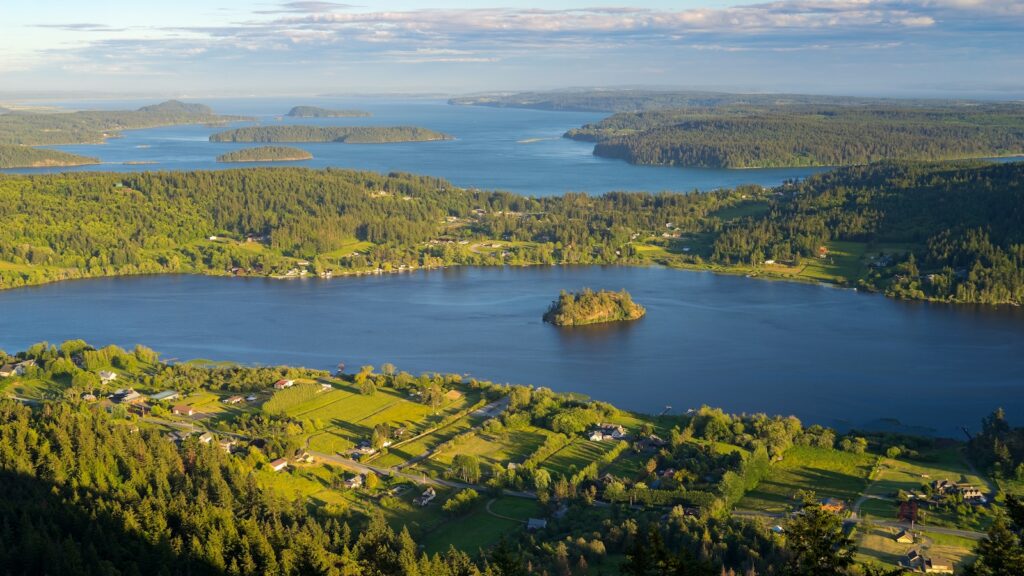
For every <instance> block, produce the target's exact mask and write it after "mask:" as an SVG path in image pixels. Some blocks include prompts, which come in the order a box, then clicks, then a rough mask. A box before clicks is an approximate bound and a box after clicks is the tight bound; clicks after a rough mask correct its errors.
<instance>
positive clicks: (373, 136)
mask: <svg viewBox="0 0 1024 576" xmlns="http://www.w3.org/2000/svg"><path fill="white" fill-rule="evenodd" d="M451 139H452V137H451V136H449V135H447V134H442V133H440V132H435V131H433V130H428V129H426V128H419V127H416V126H249V127H246V128H237V129H234V130H228V131H226V132H218V133H216V134H213V135H211V136H210V142H339V143H344V144H384V143H393V142H432V141H437V140H451Z"/></svg>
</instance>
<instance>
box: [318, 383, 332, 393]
mask: <svg viewBox="0 0 1024 576" xmlns="http://www.w3.org/2000/svg"><path fill="white" fill-rule="evenodd" d="M331 388H334V386H331V385H330V384H328V383H327V382H321V383H320V391H321V392H327V391H329V390H330V389H331Z"/></svg>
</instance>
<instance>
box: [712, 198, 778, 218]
mask: <svg viewBox="0 0 1024 576" xmlns="http://www.w3.org/2000/svg"><path fill="white" fill-rule="evenodd" d="M768 208H769V206H768V201H767V200H746V201H743V202H740V203H739V204H735V205H733V206H729V207H728V208H722V209H721V210H719V211H717V212H712V213H711V214H710V216H713V217H715V218H720V219H722V220H723V221H725V222H728V221H730V220H736V219H739V218H746V217H748V216H760V215H761V214H764V213H765V212H767V211H768Z"/></svg>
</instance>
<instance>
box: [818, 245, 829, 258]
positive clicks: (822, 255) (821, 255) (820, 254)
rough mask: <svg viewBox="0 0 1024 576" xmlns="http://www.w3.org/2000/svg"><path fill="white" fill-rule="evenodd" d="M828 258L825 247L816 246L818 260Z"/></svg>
mask: <svg viewBox="0 0 1024 576" xmlns="http://www.w3.org/2000/svg"><path fill="white" fill-rule="evenodd" d="M827 256H828V247H827V246H818V258H825V257H827Z"/></svg>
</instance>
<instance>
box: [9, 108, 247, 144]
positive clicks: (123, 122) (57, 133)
mask: <svg viewBox="0 0 1024 576" xmlns="http://www.w3.org/2000/svg"><path fill="white" fill-rule="evenodd" d="M247 119H248V118H245V117H241V116H222V115H219V114H215V113H213V111H212V110H211V109H210V108H209V107H207V106H204V105H202V104H185V103H183V102H179V101H176V100H169V101H167V102H163V103H160V104H155V105H152V106H143V107H142V108H139V109H138V110H121V111H111V110H84V111H77V112H21V111H12V112H9V113H7V114H0V144H21V145H27V146H47V145H59V144H99V143H102V142H103V141H104V140H105V139H107V138H111V137H116V136H117V135H118V133H119V132H120V131H122V130H136V129H141V128H156V127H160V126H174V125H179V124H223V123H227V122H234V121H240V120H247Z"/></svg>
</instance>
